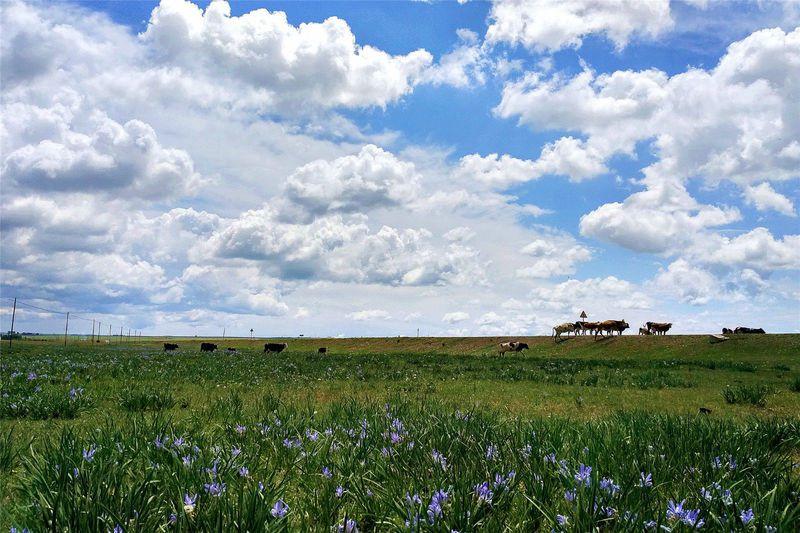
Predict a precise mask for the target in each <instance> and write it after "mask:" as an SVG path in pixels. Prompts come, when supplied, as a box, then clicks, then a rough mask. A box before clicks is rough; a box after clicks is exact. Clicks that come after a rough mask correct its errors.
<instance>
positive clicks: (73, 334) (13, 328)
mask: <svg viewBox="0 0 800 533" xmlns="http://www.w3.org/2000/svg"><path fill="white" fill-rule="evenodd" d="M0 301H2V304H3V305H2V314H3V315H10V322H9V329H8V331H7V332H5V333H3V341H8V345H9V346H10V345H11V344H12V343H13V341H14V340H16V339H21V338H22V337H24V336H25V337H27V336H34V335H36V336H38V335H40V333H39V332H26V331H25V329H26V324H30V323H31V322H35V324H36V325H37V327H38V326H39V325H40V324H41V323H42V322H43V321H44V322H46V323H47V324H48V329H50V328H52V327H54V326H55V325H56V324H57V323H59V322H61V323H62V324H63V328H64V330H63V333H61V331H60V326H59V328H58V330H57V331H56V332H55V333H48V334H46V335H48V336H52V335H56V336H58V337H61V336H63V339H64V346H66V345H67V343H68V342H69V341H70V339H78V340H84V341H90V342H91V343H92V344H95V343H99V342H106V343H114V342H116V343H123V342H131V341H135V340H138V339H140V338H141V336H142V331H141V330H139V329H136V328H131V327H129V326H127V325H125V324H124V322H122V321H119V320H117V321H114V320H113V319H110V318H108V317H106V316H104V315H100V314H99V313H98V314H97V315H95V317H89V316H87V315H89V314H90V313H88V312H84V311H81V312H80V313H76V312H74V311H69V310H56V309H48V308H47V307H43V306H42V305H37V304H34V303H31V302H30V301H25V300H21V299H19V298H8V297H3V298H0ZM37 303H38V302H37ZM91 314H93V313H91ZM98 315H99V316H102V318H98ZM115 322H116V323H115ZM121 322H122V323H121ZM4 323H5V320H4Z"/></svg>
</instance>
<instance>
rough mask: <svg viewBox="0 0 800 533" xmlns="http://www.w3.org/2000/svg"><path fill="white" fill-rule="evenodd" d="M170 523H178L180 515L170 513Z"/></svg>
mask: <svg viewBox="0 0 800 533" xmlns="http://www.w3.org/2000/svg"><path fill="white" fill-rule="evenodd" d="M169 523H170V524H171V525H175V524H177V523H178V515H176V514H175V513H172V514H170V515H169Z"/></svg>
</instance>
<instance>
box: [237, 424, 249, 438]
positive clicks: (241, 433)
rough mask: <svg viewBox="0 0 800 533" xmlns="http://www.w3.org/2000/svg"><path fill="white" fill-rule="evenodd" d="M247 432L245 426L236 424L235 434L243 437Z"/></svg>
mask: <svg viewBox="0 0 800 533" xmlns="http://www.w3.org/2000/svg"><path fill="white" fill-rule="evenodd" d="M245 431H247V426H242V425H241V424H236V433H238V434H239V435H244V432H245Z"/></svg>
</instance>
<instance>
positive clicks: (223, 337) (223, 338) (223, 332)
mask: <svg viewBox="0 0 800 533" xmlns="http://www.w3.org/2000/svg"><path fill="white" fill-rule="evenodd" d="M222 340H223V341H224V340H225V328H224V327H223V328H222Z"/></svg>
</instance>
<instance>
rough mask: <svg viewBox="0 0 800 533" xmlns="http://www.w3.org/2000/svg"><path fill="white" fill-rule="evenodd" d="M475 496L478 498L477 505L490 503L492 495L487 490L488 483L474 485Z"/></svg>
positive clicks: (490, 491)
mask: <svg viewBox="0 0 800 533" xmlns="http://www.w3.org/2000/svg"><path fill="white" fill-rule="evenodd" d="M475 496H476V497H477V498H478V503H481V502H486V503H489V504H490V503H492V498H493V497H494V493H492V490H491V489H490V488H489V482H488V481H484V482H483V483H479V484H477V485H475Z"/></svg>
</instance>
